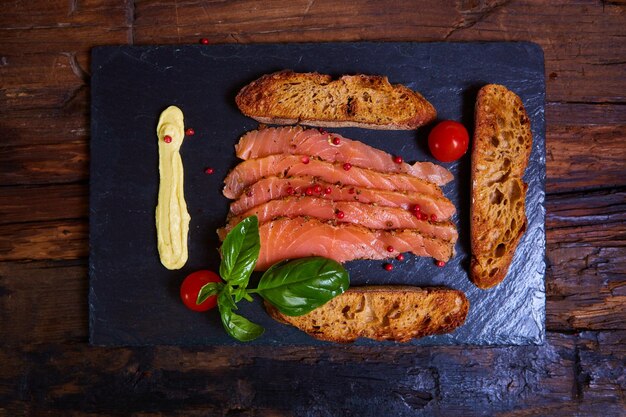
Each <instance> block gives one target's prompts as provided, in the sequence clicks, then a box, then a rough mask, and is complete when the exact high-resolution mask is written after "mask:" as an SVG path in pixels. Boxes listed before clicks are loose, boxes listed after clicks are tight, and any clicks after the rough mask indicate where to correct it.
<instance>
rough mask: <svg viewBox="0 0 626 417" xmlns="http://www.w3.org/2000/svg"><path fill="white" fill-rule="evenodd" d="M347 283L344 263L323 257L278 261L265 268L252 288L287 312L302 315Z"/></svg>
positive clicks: (343, 288) (283, 311) (348, 279)
mask: <svg viewBox="0 0 626 417" xmlns="http://www.w3.org/2000/svg"><path fill="white" fill-rule="evenodd" d="M349 286H350V276H349V274H348V271H346V270H345V269H344V267H343V266H342V265H341V264H340V263H338V262H335V261H333V260H331V259H326V258H322V257H312V258H302V259H295V260H293V261H287V262H280V263H277V264H275V265H272V267H271V268H270V269H268V270H267V271H265V273H264V274H263V276H262V277H261V280H260V281H259V286H258V288H257V289H256V291H255V292H258V293H259V295H261V297H263V298H264V299H265V300H267V301H268V302H269V303H271V304H272V305H273V306H274V307H276V308H277V309H278V310H279V311H280V312H281V313H283V314H286V315H288V316H301V315H303V314H306V313H308V312H310V311H312V310H314V309H316V308H317V307H319V306H321V305H323V304H325V303H327V302H328V301H330V300H331V299H332V298H334V297H336V296H338V295H339V294H341V293H343V292H344V291H345V290H347V289H348V287H349Z"/></svg>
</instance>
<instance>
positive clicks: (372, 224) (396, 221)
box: [218, 196, 458, 242]
mask: <svg viewBox="0 0 626 417" xmlns="http://www.w3.org/2000/svg"><path fill="white" fill-rule="evenodd" d="M339 213H341V214H339ZM253 215H256V216H257V217H258V219H259V223H265V222H268V221H270V220H272V219H275V218H277V217H282V216H284V217H299V216H309V217H315V218H317V219H320V220H335V221H336V222H338V223H352V224H358V225H361V226H363V227H366V228H368V229H376V230H391V229H414V230H416V231H418V232H420V233H422V234H423V235H424V236H428V237H436V238H439V239H443V240H450V241H452V242H456V240H457V238H458V233H457V230H456V227H455V226H454V224H452V223H450V222H430V221H428V220H421V219H420V218H419V217H417V216H416V215H415V214H414V213H412V212H411V211H409V210H404V209H401V208H398V207H384V206H377V205H374V204H365V203H359V202H356V201H338V202H337V201H333V200H329V199H324V198H318V197H313V196H298V197H286V198H283V199H279V200H270V201H268V202H267V203H263V204H261V205H259V206H256V207H254V208H252V209H250V210H248V211H247V212H245V213H243V214H242V215H240V216H235V217H232V218H231V219H230V220H229V222H228V224H227V225H226V227H224V228H222V229H219V230H218V234H219V235H220V239H224V238H225V237H226V234H227V233H228V232H229V231H230V230H231V229H232V228H233V227H235V226H236V225H237V224H238V223H239V222H240V221H242V220H243V219H245V218H246V217H248V216H253ZM418 216H419V214H418Z"/></svg>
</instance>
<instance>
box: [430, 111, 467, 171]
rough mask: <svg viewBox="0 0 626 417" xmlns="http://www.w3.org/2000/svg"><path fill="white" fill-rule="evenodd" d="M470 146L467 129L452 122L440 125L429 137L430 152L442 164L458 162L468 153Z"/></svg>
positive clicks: (444, 122)
mask: <svg viewBox="0 0 626 417" xmlns="http://www.w3.org/2000/svg"><path fill="white" fill-rule="evenodd" d="M468 146H469V135H468V134H467V129H465V126H463V125H462V124H461V123H458V122H454V121H452V120H446V121H443V122H441V123H439V124H438V125H437V126H435V128H434V129H433V130H431V131H430V134H429V135H428V147H429V148H430V152H431V153H432V154H433V156H434V157H435V158H437V159H438V160H440V161H441V162H452V161H456V160H457V159H459V158H460V157H462V156H463V155H464V154H465V152H467V147H468Z"/></svg>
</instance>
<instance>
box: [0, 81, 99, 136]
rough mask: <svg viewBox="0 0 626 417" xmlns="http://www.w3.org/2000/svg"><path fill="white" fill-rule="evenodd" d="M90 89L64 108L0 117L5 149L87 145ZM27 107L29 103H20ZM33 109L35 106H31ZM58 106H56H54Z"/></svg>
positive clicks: (23, 112)
mask: <svg viewBox="0 0 626 417" xmlns="http://www.w3.org/2000/svg"><path fill="white" fill-rule="evenodd" d="M88 91H89V90H88V89H87V88H84V89H81V90H80V92H79V94H77V95H76V96H74V97H72V98H71V99H70V101H67V102H65V103H64V104H63V105H62V107H60V108H53V109H42V108H39V109H35V110H32V107H31V109H30V110H25V111H15V110H14V111H11V112H8V113H5V114H3V115H2V117H0V130H1V131H2V132H4V134H5V136H4V139H5V142H4V143H3V145H4V146H5V147H8V146H15V145H42V144H46V145H49V144H56V143H59V142H73V143H78V142H80V143H87V142H88V141H89V114H88V111H87V109H88V108H89V97H88V94H87V93H88ZM19 103H20V104H24V105H26V101H25V100H19ZM27 105H28V106H31V104H27ZM53 105H54V104H53Z"/></svg>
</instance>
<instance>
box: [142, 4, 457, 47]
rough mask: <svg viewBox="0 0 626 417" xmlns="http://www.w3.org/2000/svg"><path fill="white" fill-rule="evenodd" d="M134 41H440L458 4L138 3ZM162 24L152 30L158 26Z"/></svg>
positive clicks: (452, 20)
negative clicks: (386, 5) (391, 5)
mask: <svg viewBox="0 0 626 417" xmlns="http://www.w3.org/2000/svg"><path fill="white" fill-rule="evenodd" d="M135 16H136V18H135V24H134V27H135V41H136V42H137V43H148V42H153V41H154V40H155V39H156V40H158V41H159V42H166V43H181V42H182V43H188V42H197V40H198V38H199V37H200V36H206V37H209V38H210V39H212V40H214V41H216V42H220V43H222V42H225V41H231V42H232V41H236V42H240V43H250V42H302V41H305V42H310V41H318V42H319V41H330V40H364V39H389V38H390V37H391V38H393V39H395V40H399V39H400V38H404V39H409V38H412V37H414V36H416V35H417V36H418V39H419V40H431V41H432V40H437V39H441V38H442V37H443V36H444V35H445V34H446V31H447V28H448V27H450V26H451V25H453V24H454V21H455V18H456V16H455V13H454V2H453V1H451V0H446V1H437V0H428V1H425V2H421V4H420V7H415V5H412V4H410V3H409V2H396V3H394V7H381V5H380V2H377V1H373V0H367V1H359V2H352V3H350V4H345V3H341V2H334V1H318V2H308V1H304V0H296V1H286V0H282V1H273V2H266V3H265V4H263V5H261V4H260V3H258V2H255V1H254V0H245V1H240V2H237V4H229V3H224V2H210V3H207V2H202V1H198V0H196V1H188V2H185V5H184V7H182V6H181V5H178V4H177V3H175V2H154V1H137V2H135ZM155 21H156V22H159V24H158V25H154V22H155Z"/></svg>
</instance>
